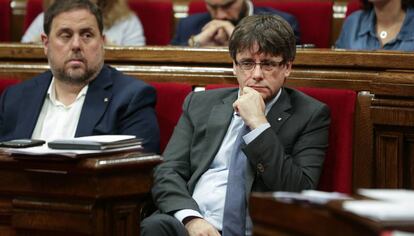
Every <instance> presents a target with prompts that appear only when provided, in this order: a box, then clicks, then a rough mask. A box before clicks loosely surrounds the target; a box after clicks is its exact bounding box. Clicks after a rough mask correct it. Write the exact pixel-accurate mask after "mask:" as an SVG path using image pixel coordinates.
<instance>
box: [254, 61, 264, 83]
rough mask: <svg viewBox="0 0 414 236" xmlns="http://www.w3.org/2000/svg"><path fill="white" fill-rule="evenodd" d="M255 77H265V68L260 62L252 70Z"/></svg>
mask: <svg viewBox="0 0 414 236" xmlns="http://www.w3.org/2000/svg"><path fill="white" fill-rule="evenodd" d="M252 74H253V79H254V80H262V79H263V76H264V75H263V70H262V67H261V65H260V64H256V66H255V67H254V68H253V71H252Z"/></svg>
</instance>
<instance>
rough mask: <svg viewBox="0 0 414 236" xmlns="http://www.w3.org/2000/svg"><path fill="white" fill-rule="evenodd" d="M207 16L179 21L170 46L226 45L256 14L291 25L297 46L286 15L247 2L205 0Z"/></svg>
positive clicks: (292, 21) (290, 19)
mask: <svg viewBox="0 0 414 236" xmlns="http://www.w3.org/2000/svg"><path fill="white" fill-rule="evenodd" d="M205 3H206V6H207V10H208V13H207V12H206V13H198V14H193V15H190V16H188V17H187V18H184V19H181V20H180V22H179V23H178V26H177V30H176V32H175V36H174V38H173V40H172V42H171V44H172V45H183V46H187V45H189V46H191V47H203V46H227V45H228V42H229V38H230V35H231V33H232V32H233V30H234V27H235V26H236V25H237V24H238V23H239V21H240V20H241V19H242V18H243V17H245V16H250V15H253V14H254V15H256V14H274V15H279V16H281V17H283V18H284V19H285V20H286V21H287V22H289V24H290V25H291V26H292V28H293V30H294V32H295V36H296V42H297V44H299V24H298V22H297V20H296V18H295V17H294V16H292V15H290V14H288V13H285V12H281V11H278V10H276V9H272V8H268V7H254V6H253V3H252V2H251V1H250V0H205Z"/></svg>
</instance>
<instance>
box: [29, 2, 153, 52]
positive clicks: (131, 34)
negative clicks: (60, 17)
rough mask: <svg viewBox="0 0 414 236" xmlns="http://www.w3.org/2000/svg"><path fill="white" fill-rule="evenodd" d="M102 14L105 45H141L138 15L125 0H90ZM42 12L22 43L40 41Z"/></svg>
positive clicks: (142, 37)
mask: <svg viewBox="0 0 414 236" xmlns="http://www.w3.org/2000/svg"><path fill="white" fill-rule="evenodd" d="M53 2H54V0H45V2H44V4H43V8H44V9H47V8H48V7H49V6H50V5H51V3H53ZM92 2H94V3H96V4H97V5H98V6H99V7H100V9H101V11H102V15H103V17H104V18H103V23H104V34H105V36H106V42H105V43H106V45H122V46H143V45H145V36H144V30H143V27H142V24H141V22H140V20H139V19H138V17H137V16H136V15H135V13H133V12H132V11H131V10H130V9H129V8H128V5H127V3H126V1H125V0H92ZM43 19H44V13H43V12H42V13H40V14H39V15H38V16H37V17H36V19H35V20H34V21H33V22H32V24H31V25H30V26H29V28H28V29H27V30H26V32H25V33H24V35H23V37H22V40H21V42H22V43H37V42H39V43H40V42H41V39H40V34H41V33H42V32H43Z"/></svg>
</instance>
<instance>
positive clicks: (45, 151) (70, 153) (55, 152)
mask: <svg viewBox="0 0 414 236" xmlns="http://www.w3.org/2000/svg"><path fill="white" fill-rule="evenodd" d="M138 149H142V146H141V145H136V146H128V147H124V148H114V149H108V150H68V149H67V150H61V149H51V148H49V147H48V146H47V144H44V145H42V146H37V147H29V148H5V149H3V151H4V152H5V153H8V154H10V155H13V154H17V155H28V156H64V157H69V158H75V157H77V156H84V155H91V154H99V153H112V152H120V151H129V150H138Z"/></svg>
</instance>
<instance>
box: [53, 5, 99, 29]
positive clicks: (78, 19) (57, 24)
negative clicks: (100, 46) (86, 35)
mask: <svg viewBox="0 0 414 236" xmlns="http://www.w3.org/2000/svg"><path fill="white" fill-rule="evenodd" d="M62 28H66V29H69V28H74V29H75V28H90V29H96V30H98V31H99V27H98V22H97V20H96V18H95V16H94V15H93V14H92V13H91V12H90V11H89V10H87V9H73V10H70V11H65V12H61V13H59V14H58V15H56V16H55V17H54V18H53V21H52V25H51V29H56V30H59V29H62Z"/></svg>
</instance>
